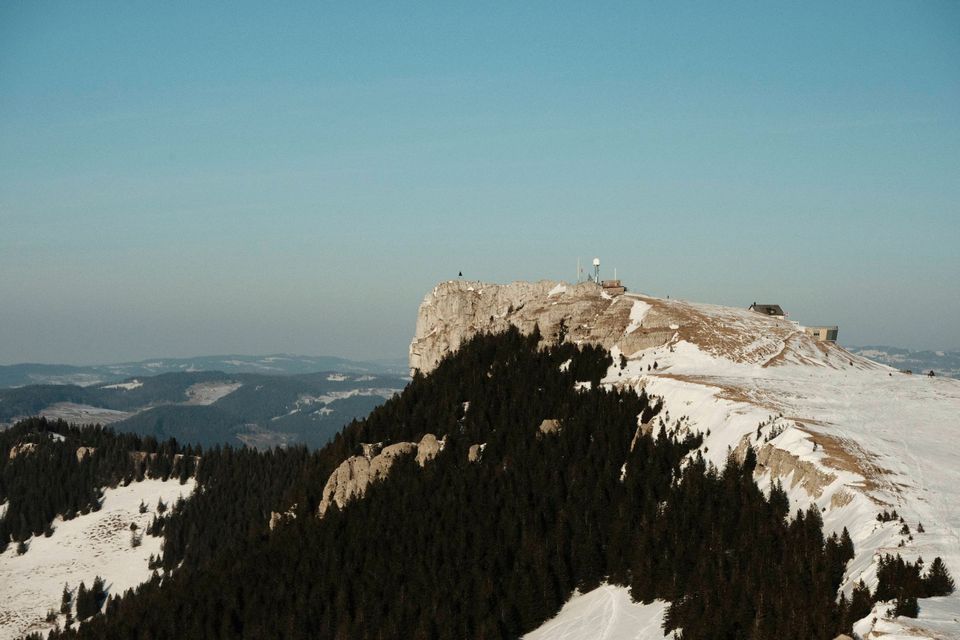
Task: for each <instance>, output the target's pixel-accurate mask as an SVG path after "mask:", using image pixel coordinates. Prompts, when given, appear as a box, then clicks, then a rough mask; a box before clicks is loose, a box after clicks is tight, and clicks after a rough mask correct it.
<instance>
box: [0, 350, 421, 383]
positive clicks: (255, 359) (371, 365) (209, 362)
mask: <svg viewBox="0 0 960 640" xmlns="http://www.w3.org/2000/svg"><path fill="white" fill-rule="evenodd" d="M196 371H222V372H224V373H264V374H272V375H291V374H300V373H314V372H317V371H342V372H351V373H370V374H374V373H378V374H392V375H401V376H403V375H406V373H407V363H406V359H392V360H376V361H370V362H361V361H356V360H347V359H345V358H338V357H335V356H298V355H290V354H272V355H263V356H241V355H221V356H197V357H193V358H155V359H152V360H141V361H139V362H121V363H115V364H102V365H88V366H75V365H66V364H34V363H23V364H13V365H2V366H0V389H7V388H10V387H23V386H26V385H31V384H71V385H79V386H90V385H96V384H102V383H108V382H119V381H122V380H125V379H127V378H132V377H135V376H155V375H158V374H161V373H172V372H196Z"/></svg>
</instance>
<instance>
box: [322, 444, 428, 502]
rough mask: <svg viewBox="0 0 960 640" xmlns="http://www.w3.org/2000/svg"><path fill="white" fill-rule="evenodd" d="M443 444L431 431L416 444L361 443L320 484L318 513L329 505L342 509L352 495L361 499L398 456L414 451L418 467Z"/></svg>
mask: <svg viewBox="0 0 960 640" xmlns="http://www.w3.org/2000/svg"><path fill="white" fill-rule="evenodd" d="M443 445H444V442H443V441H442V440H437V437H436V436H435V435H433V434H432V433H428V434H426V435H424V436H423V438H421V439H420V442H419V443H417V442H397V443H396V444H391V445H388V446H386V447H382V446H381V445H379V444H375V445H363V454H362V455H359V456H353V457H351V458H347V459H346V460H344V461H343V462H341V463H340V466H338V467H337V468H336V469H335V470H334V472H333V473H332V474H330V477H329V478H328V479H327V483H326V485H324V487H323V494H322V498H321V500H320V507H319V509H318V512H319V514H320V516H321V517H322V516H323V514H324V513H326V511H327V509H329V508H330V505H332V504H336V505H337V506H338V507H339V508H341V509H342V508H343V507H344V506H346V504H347V503H348V502H350V501H351V500H353V499H354V498H362V497H363V495H364V494H365V493H366V491H367V488H368V487H369V486H370V485H371V484H372V483H373V482H376V481H377V480H380V479H382V478H385V477H386V476H387V475H388V474H389V473H390V468H391V467H392V466H393V464H394V462H396V461H397V459H398V458H400V457H401V456H406V455H411V454H414V453H415V454H416V456H417V458H416V459H417V464H419V465H420V466H421V467H422V466H424V465H425V464H426V463H427V462H429V461H430V460H432V459H433V458H434V457H435V456H436V455H437V454H438V453H439V452H440V451H442V450H443Z"/></svg>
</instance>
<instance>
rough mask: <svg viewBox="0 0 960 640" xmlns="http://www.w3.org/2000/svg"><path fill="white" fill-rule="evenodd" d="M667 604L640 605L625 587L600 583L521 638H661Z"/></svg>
mask: <svg viewBox="0 0 960 640" xmlns="http://www.w3.org/2000/svg"><path fill="white" fill-rule="evenodd" d="M666 608H667V603H666V602H663V601H662V600H655V601H654V602H652V603H650V604H640V603H638V602H634V601H633V600H631V599H630V590H629V589H627V588H626V587H618V586H614V585H609V584H605V585H601V586H600V587H598V588H596V589H594V590H593V591H588V592H587V593H584V594H575V595H574V596H573V597H572V598H570V600H569V601H568V602H567V604H565V605H563V609H561V610H560V613H558V614H557V616H556V617H555V618H553V619H552V620H549V621H547V622H545V623H543V625H542V626H541V627H539V628H538V629H536V630H534V631H531V632H530V633H528V634H527V635H525V636H523V637H524V640H644V639H646V638H663V631H661V630H660V625H661V624H662V622H663V613H664V611H666Z"/></svg>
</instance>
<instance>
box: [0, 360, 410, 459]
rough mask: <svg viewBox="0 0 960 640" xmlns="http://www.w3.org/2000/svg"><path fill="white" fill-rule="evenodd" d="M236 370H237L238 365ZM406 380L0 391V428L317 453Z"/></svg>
mask: <svg viewBox="0 0 960 640" xmlns="http://www.w3.org/2000/svg"><path fill="white" fill-rule="evenodd" d="M237 366H240V365H237ZM406 383H407V379H406V378H405V377H400V376H395V375H386V374H371V373H359V374H358V373H353V372H349V373H348V372H344V371H342V370H341V371H332V372H330V371H328V372H322V373H304V374H289V375H265V374H257V373H229V372H225V371H198V372H175V373H163V374H160V375H153V376H143V375H140V376H136V377H132V378H127V379H126V380H125V381H123V382H109V383H106V384H104V383H99V384H94V385H88V386H80V385H76V384H44V385H29V386H23V387H15V388H11V389H0V425H2V424H4V423H6V424H10V423H13V422H15V421H16V420H18V419H21V418H23V417H26V416H33V415H43V416H47V417H50V418H63V419H64V420H67V421H69V422H73V423H81V424H85V423H101V424H111V425H112V426H113V428H114V429H115V430H117V431H123V432H131V433H137V434H140V435H150V436H156V437H158V438H161V439H164V438H171V437H173V438H176V439H177V440H178V441H180V442H182V443H191V444H201V445H205V446H212V445H216V444H234V445H240V444H248V445H250V446H256V447H261V448H262V447H271V446H276V445H292V444H305V445H307V446H309V447H311V448H315V447H320V446H322V445H324V444H326V442H327V441H328V440H329V439H330V438H331V437H333V435H334V434H335V433H336V432H337V431H339V430H340V429H341V428H342V427H343V426H344V425H345V424H347V423H349V422H350V421H351V420H353V419H355V418H362V417H364V416H366V415H367V414H368V413H370V411H372V410H373V409H374V408H375V407H376V406H377V405H379V404H381V403H382V402H383V401H384V400H385V399H387V398H389V397H391V396H392V395H393V394H394V393H398V392H399V391H400V390H402V389H403V387H404V386H406Z"/></svg>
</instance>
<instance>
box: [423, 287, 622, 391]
mask: <svg viewBox="0 0 960 640" xmlns="http://www.w3.org/2000/svg"><path fill="white" fill-rule="evenodd" d="M619 299H620V296H610V295H608V294H604V293H603V290H602V289H601V288H600V287H599V286H598V285H595V284H593V283H592V282H583V283H580V284H574V285H571V284H564V283H561V282H555V281H550V280H542V281H540V282H514V283H512V284H506V285H495V284H484V283H480V282H466V281H462V280H457V281H452V282H444V283H441V284H439V285H437V286H436V287H435V288H434V289H433V291H432V292H430V293H429V294H427V296H426V297H425V298H424V300H423V303H422V304H421V305H420V313H419V315H418V316H417V327H416V333H415V334H414V338H413V342H412V343H411V345H410V368H411V369H412V370H420V371H422V372H424V373H426V372H429V371H431V370H433V368H434V367H436V366H437V364H438V363H439V362H440V360H441V359H443V357H444V356H445V355H447V354H448V353H452V352H454V351H456V350H457V349H458V348H459V347H460V345H461V344H463V343H464V342H466V341H467V340H469V339H470V338H472V337H473V336H474V335H476V334H477V333H478V332H481V331H490V332H494V333H496V332H500V331H505V330H506V329H508V328H509V327H511V326H515V327H517V328H518V329H520V330H521V331H522V332H523V333H525V334H529V333H530V332H532V331H533V328H534V327H535V326H537V325H539V327H540V333H541V334H542V335H543V339H544V342H546V343H555V342H556V341H557V339H558V338H559V337H560V334H561V333H562V331H561V323H563V325H564V326H565V330H564V331H563V333H565V339H566V340H572V341H588V342H601V343H603V342H609V344H608V345H607V346H612V345H613V344H614V343H615V342H616V339H618V338H619V337H621V336H622V335H623V332H624V329H625V328H626V326H627V325H628V324H629V322H630V320H629V316H630V304H629V303H620V304H619V305H618V306H617V308H616V309H615V310H614V311H613V312H611V307H612V306H614V305H615V302H616V301H617V300H619Z"/></svg>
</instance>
